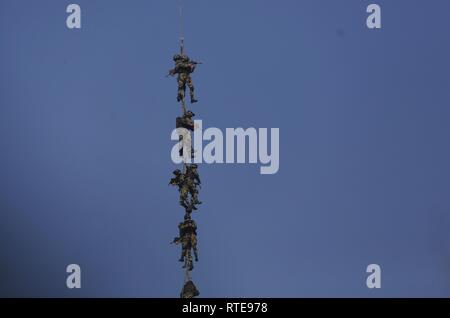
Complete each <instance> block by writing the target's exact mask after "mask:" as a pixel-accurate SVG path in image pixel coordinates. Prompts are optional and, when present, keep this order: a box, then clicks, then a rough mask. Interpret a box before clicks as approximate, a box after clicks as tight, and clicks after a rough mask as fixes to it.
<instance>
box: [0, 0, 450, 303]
mask: <svg viewBox="0 0 450 318" xmlns="http://www.w3.org/2000/svg"><path fill="white" fill-rule="evenodd" d="M184 2H185V8H184V14H185V36H186V49H187V53H188V54H189V55H190V56H191V57H192V58H194V59H196V60H199V61H202V62H203V63H204V64H203V65H201V66H199V67H198V70H197V71H196V73H195V74H194V77H193V78H194V81H195V85H196V90H197V93H198V98H199V103H198V104H195V105H194V106H193V109H192V110H193V111H194V112H195V113H196V114H197V116H196V117H197V119H202V120H203V125H204V127H205V128H207V127H218V128H221V129H225V128H228V127H230V128H234V127H244V128H247V127H257V128H272V127H276V128H279V129H280V170H279V172H278V173H277V174H275V175H260V174H259V167H258V166H256V165H201V166H200V168H199V171H200V173H201V177H202V182H203V188H202V190H201V193H200V198H201V200H202V201H203V202H204V203H203V205H202V206H201V208H200V209H199V211H198V214H197V215H196V216H195V218H196V220H197V223H198V227H199V230H198V232H199V249H200V262H199V263H198V264H196V269H195V271H194V273H193V277H194V281H195V282H196V284H197V285H198V287H199V289H200V292H201V295H202V296H203V297H352V296H357V297H383V296H384V297H406V296H411V297H417V296H426V297H429V296H447V297H448V296H449V295H450V275H449V273H450V236H449V234H448V233H449V232H448V228H449V226H450V219H449V208H450V199H449V196H448V193H449V190H450V182H449V177H450V168H449V166H448V162H450V151H449V148H448V140H449V137H450V128H449V125H448V122H449V119H450V110H449V108H448V105H449V100H450V89H449V87H450V82H449V81H450V80H449V77H448V74H449V70H450V68H449V62H448V56H450V42H449V35H450V34H449V28H448V17H449V15H448V12H450V3H449V2H448V1H445V0H433V1H423V0H421V1H418V0H414V1H406V0H398V1H377V2H376V3H378V4H380V5H381V8H382V29H381V30H369V29H367V27H366V25H365V20H366V17H367V13H366V12H365V11H366V6H367V5H368V4H369V3H371V2H370V1H361V0H340V1H331V0H326V1H325V0H321V1H317V0H314V1H313V0H308V1H304V0H302V1H294V0H283V1H275V0H267V1H257V0H245V1H237V0H230V1H206V0H185V1H184ZM69 3H71V2H69V1H61V0H58V1H56V0H53V1H52V0H39V1H32V2H31V1H23V0H14V1H12V0H2V1H1V2H0V46H1V48H2V49H1V51H0V69H1V72H0V212H1V214H0V215H1V222H0V295H1V296H39V297H47V296H57V297H79V296H84V297H95V296H97V297H98V296H100V297H109V296H116V297H136V296H137V297H177V296H178V294H179V290H180V289H181V285H182V279H183V272H182V270H181V265H180V263H178V262H177V259H178V256H179V250H178V248H175V247H174V246H171V245H169V242H170V241H171V240H172V239H173V237H174V236H175V235H176V234H177V224H178V222H180V221H181V220H182V218H183V211H182V210H181V209H180V207H179V206H178V198H177V192H176V190H175V189H173V188H170V187H168V186H167V183H168V181H169V179H170V177H171V172H172V170H173V169H175V168H176V166H175V165H174V164H173V163H172V162H171V159H170V150H171V148H172V146H173V142H172V141H171V140H170V133H171V131H172V129H173V128H174V124H175V117H176V116H178V114H179V112H180V109H179V106H178V104H177V102H176V99H175V98H176V81H175V80H174V79H167V78H165V77H164V76H165V75H166V74H167V71H168V69H169V68H171V67H172V64H171V63H172V62H171V58H172V56H173V54H174V53H175V52H176V51H177V49H178V30H179V24H178V20H177V17H178V16H177V2H176V1H162V0H161V1H144V0H133V1H119V0H109V1H104V0H90V1H86V0H78V1H76V3H78V4H79V5H80V6H81V8H82V29H81V30H69V29H67V28H66V26H65V20H66V16H67V14H66V13H65V9H66V6H67V5H68V4H69ZM71 263H77V264H80V266H81V268H82V288H81V289H80V290H68V289H67V288H66V286H65V279H66V273H65V267H66V266H67V265H68V264H71ZM371 263H377V264H379V265H380V266H381V268H382V288H381V289H379V290H369V289H367V287H366V285H365V280H366V276H367V274H366V273H365V269H366V266H367V265H368V264H371Z"/></svg>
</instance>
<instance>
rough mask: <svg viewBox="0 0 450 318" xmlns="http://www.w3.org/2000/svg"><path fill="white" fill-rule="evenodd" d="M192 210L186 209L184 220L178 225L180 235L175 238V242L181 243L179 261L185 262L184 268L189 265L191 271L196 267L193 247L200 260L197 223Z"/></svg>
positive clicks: (196, 257) (196, 258)
mask: <svg viewBox="0 0 450 318" xmlns="http://www.w3.org/2000/svg"><path fill="white" fill-rule="evenodd" d="M191 212H192V210H189V209H187V210H186V215H185V216H184V222H182V223H180V224H179V225H178V231H179V236H178V237H176V238H174V240H173V243H175V244H179V243H181V257H180V259H179V261H180V262H184V266H183V268H186V266H188V267H189V270H190V271H191V270H192V269H193V268H194V266H193V264H192V255H191V249H192V250H194V256H195V261H196V262H198V250H197V224H196V223H195V221H194V220H192V219H191V215H190V213H191Z"/></svg>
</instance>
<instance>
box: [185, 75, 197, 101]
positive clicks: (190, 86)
mask: <svg viewBox="0 0 450 318" xmlns="http://www.w3.org/2000/svg"><path fill="white" fill-rule="evenodd" d="M187 85H188V87H189V93H190V94H191V103H192V104H193V103H196V102H198V100H196V99H195V95H194V83H193V82H192V79H191V77H190V76H188V78H187Z"/></svg>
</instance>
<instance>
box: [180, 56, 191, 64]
mask: <svg viewBox="0 0 450 318" xmlns="http://www.w3.org/2000/svg"><path fill="white" fill-rule="evenodd" d="M181 61H182V62H185V63H187V62H189V61H190V59H189V56H187V55H185V54H183V55H182V56H181Z"/></svg>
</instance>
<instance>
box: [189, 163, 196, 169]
mask: <svg viewBox="0 0 450 318" xmlns="http://www.w3.org/2000/svg"><path fill="white" fill-rule="evenodd" d="M190 167H191V168H192V169H197V168H198V166H197V165H196V164H195V163H193V164H191V166H190Z"/></svg>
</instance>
